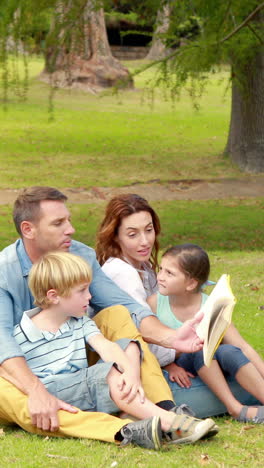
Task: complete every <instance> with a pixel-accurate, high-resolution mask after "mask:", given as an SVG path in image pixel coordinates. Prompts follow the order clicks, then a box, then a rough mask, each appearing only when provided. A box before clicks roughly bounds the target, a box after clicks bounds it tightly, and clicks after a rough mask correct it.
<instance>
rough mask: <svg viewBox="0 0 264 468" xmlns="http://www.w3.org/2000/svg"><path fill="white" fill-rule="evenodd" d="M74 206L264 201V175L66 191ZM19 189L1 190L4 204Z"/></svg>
mask: <svg viewBox="0 0 264 468" xmlns="http://www.w3.org/2000/svg"><path fill="white" fill-rule="evenodd" d="M61 190H62V192H63V193H65V194H66V195H67V196H68V198H69V202H70V203H94V202H96V201H100V200H109V199H110V198H111V197H112V196H113V195H114V194H116V193H120V192H121V193H137V194H139V195H141V196H143V197H145V198H147V199H148V200H149V201H159V200H167V201H169V200H209V199H223V198H230V197H234V198H250V197H264V175H256V176H248V177H243V178H241V179H206V180H200V179H199V180H198V179H193V180H174V181H169V182H167V183H162V184H161V183H160V182H159V181H158V180H155V181H149V182H148V183H145V184H141V183H134V184H131V185H129V186H124V187H119V188H111V187H97V186H96V187H92V188H91V189H89V190H87V189H82V188H74V189H73V188H64V189H61ZM18 192H19V189H6V190H0V204H2V205H3V204H9V203H11V204H12V203H13V202H14V200H15V199H16V197H17V194H18Z"/></svg>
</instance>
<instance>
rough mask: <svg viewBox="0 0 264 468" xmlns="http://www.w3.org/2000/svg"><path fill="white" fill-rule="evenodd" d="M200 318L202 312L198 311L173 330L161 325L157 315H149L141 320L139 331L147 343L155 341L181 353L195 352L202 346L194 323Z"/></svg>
mask: <svg viewBox="0 0 264 468" xmlns="http://www.w3.org/2000/svg"><path fill="white" fill-rule="evenodd" d="M202 318H203V314H200V313H199V314H197V315H196V316H195V318H193V319H192V320H187V321H186V322H184V324H183V325H182V326H181V327H180V328H178V329H177V330H173V329H172V328H169V327H167V326H166V325H163V324H162V323H161V322H160V320H159V319H158V318H157V317H155V316H150V317H146V318H144V319H143V320H142V321H141V323H140V327H139V331H140V333H141V334H142V336H143V338H144V340H145V341H147V343H155V344H158V345H161V346H164V348H172V349H176V350H177V351H178V352H182V353H195V352H196V351H200V350H201V349H202V347H203V341H202V340H201V339H200V338H199V337H198V335H197V333H196V325H197V324H198V323H199V322H200V321H201V320H202Z"/></svg>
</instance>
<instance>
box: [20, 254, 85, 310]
mask: <svg viewBox="0 0 264 468" xmlns="http://www.w3.org/2000/svg"><path fill="white" fill-rule="evenodd" d="M91 281H92V271H91V267H90V265H88V263H87V262H86V261H85V260H84V259H83V258H81V257H78V256H77V255H74V254H71V253H68V252H50V253H48V254H46V255H43V257H41V258H40V260H39V261H38V262H36V263H34V265H33V266H32V268H31V271H30V274H29V280H28V285H29V288H30V290H31V292H32V294H33V296H34V298H35V304H36V306H38V307H41V308H42V309H44V308H47V307H49V305H50V301H49V300H48V298H47V292H48V291H49V289H55V290H56V291H57V293H58V295H59V296H62V297H68V296H70V294H71V289H72V288H74V287H75V286H78V285H79V284H82V283H90V282H91Z"/></svg>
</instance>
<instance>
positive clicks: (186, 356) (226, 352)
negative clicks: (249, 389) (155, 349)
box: [175, 344, 249, 377]
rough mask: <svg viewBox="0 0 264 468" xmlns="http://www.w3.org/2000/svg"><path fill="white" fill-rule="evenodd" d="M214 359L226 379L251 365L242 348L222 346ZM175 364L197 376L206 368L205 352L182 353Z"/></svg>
mask: <svg viewBox="0 0 264 468" xmlns="http://www.w3.org/2000/svg"><path fill="white" fill-rule="evenodd" d="M214 359H216V361H217V362H218V364H219V366H220V367H221V369H222V371H223V373H224V375H225V376H226V377H235V376H236V373H237V371H238V370H239V369H240V367H242V366H244V365H245V364H248V363H249V359H248V358H247V357H246V356H245V354H244V353H243V351H241V349H240V348H237V347H236V346H232V345H229V344H222V345H220V346H219V348H218V349H217V350H216V352H215V355H214ZM175 363H176V364H177V365H178V366H180V367H183V369H185V370H186V371H188V372H191V373H192V374H193V375H195V376H197V372H198V371H199V370H200V369H201V367H203V366H204V359H203V351H198V352H197V353H182V354H181V355H180V357H179V358H178V359H176V361H175Z"/></svg>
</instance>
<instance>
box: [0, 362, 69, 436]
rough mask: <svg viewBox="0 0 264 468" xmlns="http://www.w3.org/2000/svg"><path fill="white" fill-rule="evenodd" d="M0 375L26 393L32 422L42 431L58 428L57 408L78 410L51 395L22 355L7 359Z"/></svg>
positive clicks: (0, 367)
mask: <svg viewBox="0 0 264 468" xmlns="http://www.w3.org/2000/svg"><path fill="white" fill-rule="evenodd" d="M0 376H1V377H3V378H4V379H6V380H8V381H9V382H11V383H12V384H13V385H15V386H16V387H17V388H18V389H19V390H21V391H22V392H23V393H25V394H26V395H28V409H29V413H30V415H31V420H32V424H33V425H34V426H36V427H37V428H38V429H42V430H43V431H52V432H53V431H56V430H57V429H58V428H59V421H58V415H57V412H58V410H60V409H62V410H65V411H69V412H70V413H77V412H78V410H77V409H76V408H74V407H72V406H71V405H69V404H68V403H65V402H64V401H61V400H59V399H58V398H56V397H54V396H53V395H51V394H50V393H49V392H48V391H47V390H46V388H45V386H44V385H43V384H42V383H41V381H40V380H39V378H38V377H36V376H35V375H34V374H33V373H32V372H31V370H30V369H29V367H28V366H27V363H26V360H25V359H24V358H23V357H14V358H11V359H7V360H6V361H4V362H3V363H2V365H1V366H0Z"/></svg>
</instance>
